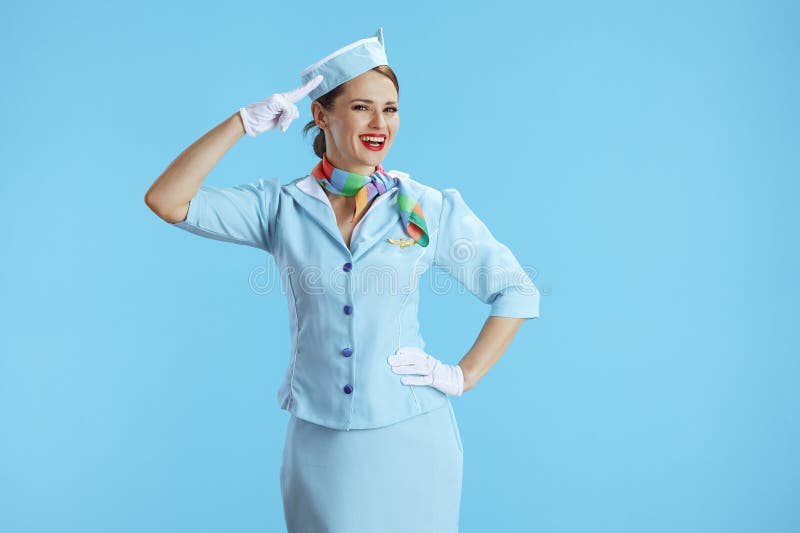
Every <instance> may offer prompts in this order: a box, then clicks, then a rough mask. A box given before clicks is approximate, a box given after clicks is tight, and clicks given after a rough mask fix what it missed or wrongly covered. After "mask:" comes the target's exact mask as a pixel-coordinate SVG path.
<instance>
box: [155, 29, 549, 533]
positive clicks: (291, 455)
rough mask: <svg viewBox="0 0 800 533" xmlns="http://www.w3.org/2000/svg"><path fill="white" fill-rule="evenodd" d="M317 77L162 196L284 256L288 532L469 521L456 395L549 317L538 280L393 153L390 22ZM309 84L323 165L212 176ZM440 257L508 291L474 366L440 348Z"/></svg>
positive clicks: (169, 173)
mask: <svg viewBox="0 0 800 533" xmlns="http://www.w3.org/2000/svg"><path fill="white" fill-rule="evenodd" d="M301 80H302V82H303V85H302V86H301V87H299V88H297V89H294V90H291V91H288V92H285V93H275V94H272V95H270V96H269V97H268V98H266V99H264V100H262V101H260V102H256V103H253V104H250V105H248V106H246V107H243V108H240V109H239V113H237V114H236V115H235V116H233V117H230V118H229V119H227V120H226V121H225V122H223V123H222V124H220V125H218V126H217V127H216V128H214V129H212V130H211V131H210V132H208V133H206V134H205V135H204V136H203V137H201V138H200V139H198V140H197V141H195V143H194V144H192V145H191V146H190V147H189V148H188V149H187V150H185V151H184V152H183V153H182V154H181V155H180V156H179V157H178V158H176V160H175V161H173V163H172V164H171V165H170V166H169V167H168V168H167V170H165V171H164V173H163V174H162V175H161V176H160V177H159V178H158V180H156V183H154V184H153V185H152V186H151V188H150V190H149V191H148V194H147V195H146V198H145V199H146V201H147V203H148V206H150V207H151V209H153V211H155V212H156V213H157V214H159V216H161V217H162V218H164V219H165V220H167V221H168V222H171V223H172V224H173V225H174V226H176V227H179V228H181V229H184V230H186V231H189V232H192V233H195V234H197V235H201V236H203V237H207V238H210V239H216V240H221V241H227V242H231V243H235V244H242V245H248V246H252V247H255V248H259V249H261V250H264V251H266V252H267V253H269V254H271V255H272V256H273V257H274V259H275V264H276V265H277V267H278V269H279V271H280V273H281V276H282V280H281V281H282V282H283V287H284V288H285V289H286V299H287V309H288V319H289V330H290V332H291V347H290V348H291V349H290V350H289V354H288V358H289V364H288V365H287V368H286V373H285V375H284V377H283V380H282V382H281V384H280V387H279V389H278V396H277V399H278V404H279V405H280V407H281V408H282V409H285V410H287V411H289V412H290V413H291V416H290V417H289V420H288V426H287V431H286V438H285V443H284V450H283V460H282V463H281V469H280V486H281V495H282V498H283V507H284V513H285V519H286V525H287V530H288V532H289V533H305V532H317V531H327V532H330V533H345V532H346V533H374V532H377V531H379V532H381V533H394V532H398V533H399V532H401V531H402V532H405V531H413V532H415V533H455V532H457V531H458V521H459V512H460V505H461V481H462V467H463V455H464V452H463V447H462V442H461V436H460V431H459V428H458V424H457V422H456V417H455V413H454V411H453V407H452V405H451V404H450V397H457V396H461V395H462V394H463V393H464V392H465V391H467V390H470V389H471V388H472V387H474V386H475V383H476V382H477V381H478V380H479V379H480V378H481V376H483V374H485V373H486V372H487V371H488V370H489V367H490V366H492V364H494V362H495V361H497V359H499V357H500V356H501V355H502V353H503V352H504V351H505V349H506V348H507V347H508V345H509V343H510V342H511V339H512V338H513V336H514V334H515V333H516V330H517V328H518V327H519V326H520V324H521V323H522V322H524V320H526V319H530V318H535V317H537V316H538V315H539V295H538V292H537V291H536V289H535V287H534V286H533V283H532V282H531V281H530V280H529V278H528V277H527V274H526V273H525V271H524V270H523V269H522V267H521V266H520V264H519V262H518V261H517V260H516V258H515V257H514V255H513V254H512V253H511V251H510V250H509V249H508V247H506V246H505V245H503V244H502V243H501V242H499V241H498V240H497V239H495V237H494V236H493V235H492V233H491V232H490V231H489V229H488V228H487V227H486V225H485V224H483V222H481V220H480V219H479V218H478V217H477V216H476V215H475V213H473V212H472V210H471V209H470V208H469V206H468V205H467V203H466V202H465V201H464V199H463V198H462V197H461V194H460V193H459V191H458V190H457V189H442V190H439V189H436V188H434V187H432V186H429V185H426V184H424V183H422V182H421V181H418V180H417V179H412V178H411V177H410V176H409V174H407V173H405V172H401V171H398V170H389V171H386V170H385V169H384V168H383V166H382V162H383V161H384V160H385V158H386V156H387V154H388V151H389V149H390V148H391V146H392V143H393V142H394V140H395V138H396V136H397V132H398V130H399V127H400V116H399V107H398V106H399V85H398V83H397V77H396V76H395V75H394V72H393V71H392V69H391V68H390V67H389V65H388V64H387V60H386V55H385V51H384V48H383V33H382V30H378V32H377V34H376V35H375V36H374V37H370V38H367V39H361V40H359V41H357V42H355V43H353V44H351V45H348V46H345V47H344V48H342V49H339V50H337V51H336V52H334V53H333V54H330V55H328V56H327V57H326V58H325V59H323V60H321V61H318V62H316V63H314V64H313V65H311V66H310V67H309V68H307V69H305V70H304V71H303V72H302V73H301ZM305 96H308V97H309V99H310V100H311V113H312V115H313V120H312V121H311V122H309V123H308V124H307V125H306V126H305V128H304V134H305V133H308V131H310V130H311V129H312V128H313V127H317V128H319V131H318V132H317V135H316V138H315V139H314V153H315V154H316V155H317V156H318V157H319V158H320V159H319V161H318V162H317V163H316V164H315V165H314V166H313V167H312V168H311V170H310V172H308V173H305V174H304V175H303V176H301V177H298V178H297V179H294V180H291V181H289V182H288V183H285V184H281V183H280V182H279V181H278V179H277V178H272V179H259V180H257V181H255V182H251V183H247V184H242V185H237V186H233V187H212V186H201V183H202V181H203V179H204V177H205V176H206V174H208V172H209V171H210V170H211V168H213V166H214V165H215V164H216V162H217V161H218V160H219V159H220V158H221V157H222V155H223V154H224V153H225V152H226V151H227V150H228V149H229V148H230V147H231V146H232V145H233V144H234V143H235V142H236V141H237V140H238V139H239V138H241V137H242V136H243V135H244V134H245V133H247V134H248V135H250V136H253V137H255V136H257V135H259V134H261V133H263V132H265V131H269V130H271V129H275V128H277V127H280V129H281V130H282V131H286V129H287V128H288V126H289V123H290V122H291V121H292V120H294V119H295V118H297V117H299V115H300V113H299V110H298V109H297V106H296V105H295V103H296V102H299V101H300V100H301V99H303V98H304V97H305ZM337 226H338V228H337ZM433 266H436V267H439V268H441V269H443V270H445V271H446V272H447V273H448V274H451V275H452V276H453V277H454V278H456V279H457V280H458V282H459V283H460V284H461V285H463V286H464V287H466V288H467V289H468V290H469V292H470V293H472V294H473V295H474V296H475V297H476V298H478V299H479V300H480V301H481V302H483V303H485V304H487V305H488V306H490V312H489V318H488V319H487V322H486V324H485V325H484V328H483V329H482V330H481V332H480V335H479V337H478V339H477V340H476V342H475V344H474V345H473V348H472V349H471V350H470V351H469V353H467V354H466V355H465V356H464V357H462V358H461V360H460V361H458V363H457V364H451V363H448V362H445V360H443V359H438V358H436V357H434V356H433V355H431V354H429V353H426V352H425V339H424V338H423V336H422V331H421V326H420V321H419V312H418V311H419V290H418V289H419V283H418V282H419V279H420V277H421V276H422V275H423V274H424V273H425V272H426V271H427V270H428V269H430V268H431V267H433ZM309 278H312V280H309ZM342 281H344V285H343V286H344V287H345V288H346V290H341V287H340V286H339V285H340V282H342ZM309 284H310V285H309Z"/></svg>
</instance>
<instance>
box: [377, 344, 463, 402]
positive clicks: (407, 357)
mask: <svg viewBox="0 0 800 533" xmlns="http://www.w3.org/2000/svg"><path fill="white" fill-rule="evenodd" d="M388 361H389V364H390V365H392V372H394V373H395V374H421V375H420V376H418V377H413V376H408V377H402V378H400V382H401V383H403V385H430V386H432V387H435V388H437V389H439V390H440V391H442V392H443V393H445V394H450V395H452V396H461V394H462V393H463V392H464V374H463V373H462V371H461V367H460V366H459V365H448V364H445V363H442V362H441V361H439V360H438V359H436V358H435V357H434V356H432V355H430V354H427V353H425V352H424V351H423V350H421V349H420V348H417V347H415V346H404V347H402V348H400V349H399V350H397V352H395V354H394V355H390V356H389V359H388Z"/></svg>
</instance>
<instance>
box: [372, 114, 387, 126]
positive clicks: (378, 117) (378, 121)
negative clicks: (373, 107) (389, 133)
mask: <svg viewBox="0 0 800 533" xmlns="http://www.w3.org/2000/svg"><path fill="white" fill-rule="evenodd" d="M369 125H370V127H372V128H375V129H383V128H385V126H386V118H385V117H384V116H383V112H381V111H380V110H378V111H376V112H375V113H373V114H372V119H371V120H370V123H369Z"/></svg>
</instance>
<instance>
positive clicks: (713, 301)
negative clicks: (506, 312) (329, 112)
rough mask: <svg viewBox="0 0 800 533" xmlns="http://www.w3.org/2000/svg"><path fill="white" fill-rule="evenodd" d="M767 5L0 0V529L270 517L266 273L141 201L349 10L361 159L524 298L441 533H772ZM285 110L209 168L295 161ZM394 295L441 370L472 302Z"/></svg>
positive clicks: (307, 158) (791, 297)
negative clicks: (373, 115)
mask: <svg viewBox="0 0 800 533" xmlns="http://www.w3.org/2000/svg"><path fill="white" fill-rule="evenodd" d="M797 6H798V4H797V3H795V2H756V1H751V2H730V1H728V2H701V3H698V2H675V1H669V2H667V1H663V2H635V1H630V2H619V1H617V2H604V3H595V2H559V3H554V2H533V3H523V2H518V3H513V2H504V1H494V2H490V3H487V4H485V5H481V6H475V7H472V8H469V7H466V5H465V4H463V3H453V4H448V3H444V4H440V3H434V2H420V3H413V2H409V3H403V4H400V3H397V2H394V3H365V2H351V3H346V2H325V3H322V2H319V3H314V2H307V1H306V2H302V3H286V2H269V3H267V2H237V1H233V2H196V1H195V2H188V1H183V2H152V1H144V2H136V3H108V2H99V1H98V2H70V3H60V2H59V3H57V2H49V3H43V2H36V1H32V2H31V1H26V2H22V1H19V0H17V1H5V2H3V4H2V7H0V45H1V46H0V63H1V64H2V71H1V73H0V75H1V76H2V94H3V97H2V98H0V111H2V117H3V129H2V133H0V135H1V136H2V143H0V158H1V159H2V174H3V178H2V180H0V193H2V199H3V207H2V209H0V222H2V225H3V227H5V228H6V229H7V231H6V232H5V234H4V238H3V243H2V257H3V262H2V277H1V278H0V290H1V291H2V308H1V309H2V320H0V353H1V354H2V356H0V531H2V532H3V533H16V532H20V533H21V532H45V531H47V532H81V533H92V532H110V531H113V532H120V533H122V532H125V533H127V532H162V531H163V532H183V531H186V532H193V533H200V532H212V531H214V532H216V531H237V532H248V531H252V532H256V531H282V530H283V528H284V526H283V516H282V507H281V501H280V487H279V482H278V473H279V467H280V459H281V450H282V446H283V437H284V431H285V426H286V422H287V420H288V413H286V412H285V411H282V410H280V409H279V408H278V406H277V402H276V394H277V388H278V385H279V383H280V380H281V378H282V376H283V372H284V370H285V366H286V365H287V364H288V360H289V351H288V346H289V340H290V339H289V331H288V313H287V308H286V301H285V295H284V294H283V292H282V291H281V290H279V287H278V288H274V289H273V290H269V291H256V290H254V288H253V286H252V285H251V283H250V276H251V274H252V273H253V272H258V271H259V269H263V268H267V269H269V268H270V265H273V268H274V263H272V262H271V261H272V260H271V258H268V256H266V255H265V254H263V253H262V252H260V251H259V250H256V249H253V248H248V247H243V246H236V245H232V244H229V243H222V242H215V241H211V240H208V239H202V238H200V237H197V236H194V235H190V234H188V233H185V232H183V231H180V230H179V229H177V228H171V227H170V226H168V225H167V224H166V223H165V222H164V221H162V220H160V219H159V218H157V217H156V216H155V215H154V214H153V213H152V212H151V211H150V210H149V209H148V208H147V206H146V205H145V203H144V193H145V191H146V190H147V188H148V187H149V186H150V184H151V183H152V182H153V181H154V180H155V179H156V178H157V177H158V176H159V175H160V174H161V172H163V171H164V170H165V168H166V167H167V166H168V165H169V163H170V162H171V161H172V160H173V159H174V158H175V157H177V155H178V154H179V153H180V152H181V151H182V150H184V149H185V148H186V147H188V146H189V145H190V144H191V143H192V142H193V141H194V140H196V139H197V138H199V137H200V136H201V135H203V134H204V133H205V132H207V131H208V130H210V129H211V128H212V127H214V126H215V125H217V124H218V123H219V122H221V121H222V120H224V119H225V118H226V117H228V116H230V115H231V114H232V113H234V112H235V111H236V110H237V109H238V108H239V107H241V106H244V105H246V104H248V103H250V102H253V101H257V100H260V99H263V98H265V97H266V96H268V95H269V94H271V93H273V92H283V91H286V90H289V89H292V88H294V87H296V86H298V85H299V73H300V71H301V70H302V69H303V68H305V67H306V66H308V65H309V64H311V63H312V62H314V61H316V60H318V59H320V58H322V57H323V56H325V55H327V54H328V53H330V52H331V51H333V50H334V49H336V48H339V47H341V46H344V45H345V44H348V43H350V42H352V41H354V40H357V39H360V38H363V37H369V36H371V35H373V34H374V32H375V31H376V30H377V28H378V27H379V26H382V27H383V29H384V34H385V39H386V46H387V55H388V57H389V61H390V63H391V64H392V66H393V67H394V68H395V70H396V72H397V74H398V77H399V81H400V87H401V90H400V116H401V117H402V118H401V127H400V130H399V136H398V137H397V139H396V141H395V143H394V146H393V147H392V150H391V152H390V153H389V155H388V157H387V158H386V160H385V161H384V166H385V167H386V168H387V169H398V170H403V171H405V172H408V173H410V174H411V176H412V177H414V178H416V179H418V180H420V181H422V182H424V183H427V184H430V185H432V186H434V187H437V188H445V187H457V188H458V189H459V190H460V191H461V192H462V194H463V196H464V198H465V200H466V201H467V202H468V203H469V204H470V205H471V206H472V207H473V209H474V210H475V212H476V213H477V214H478V215H479V216H480V217H481V218H482V219H483V220H484V221H485V222H486V223H487V225H488V226H489V227H490V228H491V230H492V232H493V233H494V234H495V236H496V237H497V238H498V239H500V240H501V241H502V242H504V243H506V244H507V245H508V246H509V247H510V248H511V249H512V250H513V251H514V253H515V255H516V256H517V258H518V259H519V261H520V262H521V263H522V264H523V265H524V266H526V267H527V268H529V269H535V272H536V275H535V279H534V282H535V283H536V284H537V286H538V287H539V289H540V291H541V293H542V299H541V316H540V318H538V319H535V320H531V321H528V322H526V323H525V324H524V325H523V326H522V328H521V329H520V332H519V333H518V335H517V337H516V338H515V339H514V341H513V343H512V345H511V346H510V348H509V349H508V351H507V352H506V354H505V355H504V357H503V358H502V359H501V360H500V361H499V362H498V363H497V364H496V365H495V366H494V367H493V368H492V370H491V371H490V372H489V373H488V374H487V375H486V376H485V377H484V379H483V380H482V381H481V382H480V383H479V384H478V385H477V387H476V388H475V389H473V390H471V391H468V392H467V393H466V394H465V395H464V396H462V397H460V398H456V399H454V401H453V404H454V409H455V412H456V415H457V417H458V420H459V425H460V428H461V433H462V438H463V442H464V453H465V456H464V459H465V465H464V489H463V499H462V512H461V531H462V532H464V533H467V532H484V531H487V530H489V528H496V530H497V531H505V532H516V531H519V532H528V531H536V532H548V533H551V532H552V533H556V532H558V533H561V532H587V531H591V532H595V533H600V532H614V533H621V532H637V533H638V532H642V531H647V532H650V533H656V532H671V533H672V532H676V531H681V532H684V533H688V532H704V533H708V532H718V531H719V532H726V533H733V532H745V531H758V532H764V531H769V532H789V531H798V530H800V507H798V505H797V495H798V491H800V454H798V453H797V451H798V449H799V448H800V438H798V417H797V413H798V392H797V391H798V385H799V384H800V383H798V375H800V372H799V371H800V363H798V328H797V322H798V316H797V301H798V296H799V294H798V287H797V285H798V284H797V279H796V275H797V272H798V267H800V265H799V264H798V253H797V230H798V214H797V213H798V208H797V199H798V192H800V191H798V177H800V175H799V174H800V173H799V172H798V171H799V170H800V168H799V166H798V159H797V155H798V152H799V151H800V134H799V132H798V126H797V122H798V118H800V116H799V115H800V114H799V113H798V99H797V95H798V94H800V78H799V77H798V72H800V65H798V63H799V61H798V57H800V55H799V54H798V53H799V52H800V38H798V32H797V28H798V25H799V24H800V17H799V16H798V15H800V12H799V11H800V10H798V7H797ZM300 109H301V113H302V114H301V117H300V119H298V120H297V121H295V122H294V123H293V124H292V126H291V128H290V129H289V131H288V132H287V133H286V134H280V133H279V132H277V131H272V132H269V133H267V134H265V135H263V136H259V137H257V138H255V139H253V138H250V137H243V138H242V140H241V141H240V142H238V143H237V144H236V145H235V146H234V147H233V148H232V149H231V150H230V152H229V153H227V154H226V155H225V157H224V158H223V159H222V160H221V161H220V163H219V164H218V165H217V166H216V167H215V168H214V170H213V171H212V172H211V173H210V174H209V176H208V177H207V178H206V183H207V184H211V185H218V186H230V185H235V184H240V183H245V182H249V181H252V180H255V179H257V178H262V177H265V178H268V177H279V178H280V180H281V181H282V182H284V183H285V182H287V181H290V180H292V179H294V178H297V177H300V176H302V175H305V174H306V173H307V172H308V171H309V170H310V169H311V167H312V166H313V164H314V163H315V162H316V157H315V156H314V155H313V152H312V150H311V137H310V136H309V137H308V138H306V139H303V137H302V134H301V130H302V126H303V124H305V123H306V122H307V121H308V120H310V112H309V101H308V99H305V100H304V101H303V102H301V106H300ZM422 288H423V294H422V300H421V315H422V317H421V318H422V320H423V335H424V336H425V338H426V341H427V348H428V349H429V351H430V352H431V353H432V354H434V355H435V356H437V357H439V358H441V359H444V360H445V361H446V362H449V363H451V364H455V363H456V362H457V361H458V360H459V359H460V358H461V356H462V355H463V354H464V353H466V351H467V350H468V349H469V348H470V346H471V345H472V342H473V341H474V340H475V337H476V336H477V334H478V332H479V331H480V328H481V326H482V324H483V322H484V320H485V318H486V316H487V314H488V306H485V305H484V304H482V303H481V302H479V301H478V300H477V299H475V298H474V297H472V296H471V295H470V294H468V293H464V292H463V291H461V292H459V291H455V290H453V291H451V292H449V293H447V294H432V293H431V292H430V291H428V292H427V293H426V292H425V284H424V283H423V284H422ZM421 490H423V489H421ZM409 512H413V510H409Z"/></svg>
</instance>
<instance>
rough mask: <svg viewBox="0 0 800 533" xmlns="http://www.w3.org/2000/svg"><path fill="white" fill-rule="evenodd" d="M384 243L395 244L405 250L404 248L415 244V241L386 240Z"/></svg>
mask: <svg viewBox="0 0 800 533" xmlns="http://www.w3.org/2000/svg"><path fill="white" fill-rule="evenodd" d="M386 242H389V243H392V244H396V245H398V246H400V248H405V247H406V246H413V245H415V244H417V241H415V240H414V239H386Z"/></svg>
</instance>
